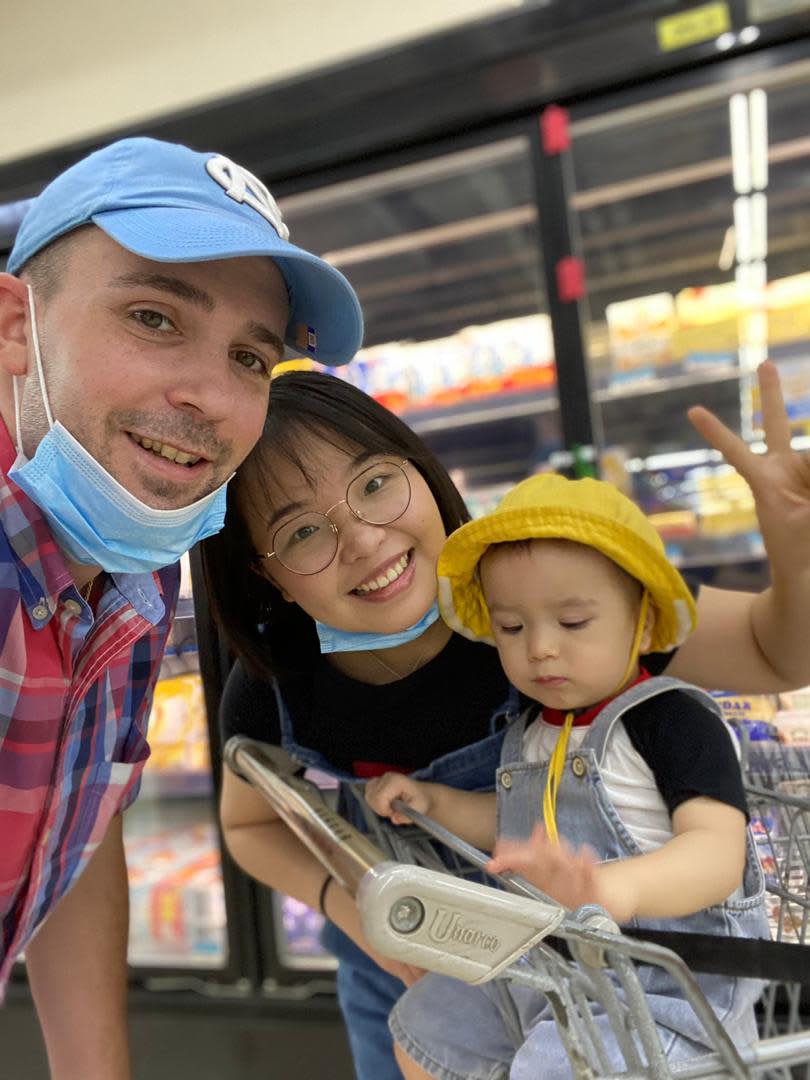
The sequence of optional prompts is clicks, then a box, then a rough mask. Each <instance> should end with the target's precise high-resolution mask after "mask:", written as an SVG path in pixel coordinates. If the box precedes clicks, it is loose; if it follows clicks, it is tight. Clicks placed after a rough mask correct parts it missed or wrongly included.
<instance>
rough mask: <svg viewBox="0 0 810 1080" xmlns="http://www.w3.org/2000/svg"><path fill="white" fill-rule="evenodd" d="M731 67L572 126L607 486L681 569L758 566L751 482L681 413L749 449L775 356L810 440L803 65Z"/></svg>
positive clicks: (808, 144)
mask: <svg viewBox="0 0 810 1080" xmlns="http://www.w3.org/2000/svg"><path fill="white" fill-rule="evenodd" d="M746 70H751V71H752V73H751V74H750V75H746V74H745V72H746ZM733 71H734V76H733V78H732V77H731V76H729V77H728V78H727V79H723V78H722V76H721V69H719V67H717V68H714V69H713V70H712V75H711V77H708V76H707V78H706V82H707V85H705V86H702V87H701V86H698V87H696V88H695V87H692V88H689V89H686V88H685V87H684V84H683V82H680V83H679V82H678V81H677V80H673V81H672V82H671V83H670V84H669V85H670V87H671V91H670V92H667V91H666V90H665V89H664V87H665V86H666V84H663V83H662V84H659V87H656V88H655V89H654V90H650V91H645V92H644V94H645V100H643V101H640V100H638V97H637V98H636V100H635V101H633V102H632V103H631V102H630V101H629V98H628V95H627V94H625V95H624V97H623V98H619V97H618V96H617V98H616V99H614V102H613V103H612V105H607V104H604V105H602V107H601V108H599V109H597V108H596V107H592V110H591V113H592V114H591V115H588V116H586V115H583V113H580V116H579V117H578V118H576V119H575V120H574V122H573V123H572V125H571V134H572V162H573V175H574V190H573V191H572V192H571V195H570V203H569V207H570V212H571V213H572V215H573V217H574V218H575V222H576V226H577V230H578V233H579V235H580V237H581V251H582V255H583V258H584V261H585V269H586V280H587V283H588V296H587V303H586V309H585V310H586V315H587V320H588V323H589V325H588V334H587V340H588V351H589V374H590V382H591V385H592V387H593V388H594V397H595V402H596V408H597V410H598V413H599V416H600V419H601V427H602V431H603V447H604V449H603V454H602V462H601V464H602V475H603V477H604V478H605V479H608V480H611V481H613V482H614V483H617V484H619V485H620V486H622V487H624V488H625V490H626V491H627V492H628V494H631V495H632V496H633V497H634V498H635V499H636V500H637V501H638V502H639V503H640V504H641V506H642V507H643V508H644V509H645V510H646V511H647V512H648V513H649V514H651V515H652V517H653V520H654V521H655V523H656V524H657V526H658V527H659V530H660V531H661V533H662V535H663V537H664V538H665V540H666V542H667V544H668V547H669V551H670V555H671V556H672V557H673V559H674V560H675V561H677V562H679V563H680V564H681V565H687V566H688V565H700V566H709V565H716V566H719V565H720V564H721V563H727V564H732V563H740V562H743V561H746V560H755V559H757V558H759V557H761V555H762V545H761V539H760V537H759V534H758V531H757V522H756V517H755V513H754V507H753V500H752V498H751V494H750V492H749V490H748V488H747V485H746V484H745V483H744V481H743V480H742V479H741V478H740V477H739V476H737V475H736V474H735V473H734V472H733V470H731V469H729V468H728V467H726V466H725V465H724V464H723V462H722V461H721V460H720V459H719V455H717V454H716V453H715V452H713V451H711V450H707V448H706V447H705V446H704V445H703V443H702V442H701V439H700V436H699V435H698V434H697V432H695V431H694V430H693V429H692V427H691V425H690V424H689V422H688V420H687V418H686V410H687V408H688V407H689V406H690V405H693V404H701V405H705V406H707V407H708V408H710V409H712V410H713V411H714V412H716V413H717V414H718V415H719V416H720V417H721V418H722V419H723V420H724V422H725V423H726V424H727V425H728V426H729V427H731V428H732V429H733V430H735V431H737V432H739V433H740V434H741V435H742V436H743V437H744V438H745V439H747V440H748V441H756V439H757V438H758V437H759V431H758V428H759V423H760V417H759V415H758V400H757V393H756V378H755V374H754V373H755V369H756V366H757V365H758V363H759V362H760V361H761V360H763V359H765V358H770V359H772V360H774V361H775V362H776V363H777V365H778V367H779V370H780V375H781V378H782V383H783V387H784V390H785V396H786V402H787V406H788V409H789V411H790V413H791V415H792V418H793V420H794V425H795V433H796V437H797V440H798V445H804V444H805V443H807V442H808V440H807V435H808V433H810V273H808V261H809V257H810V187H808V183H807V175H808V166H810V120H808V111H807V108H806V102H807V97H808V92H809V91H810V62H808V61H799V62H796V63H792V64H790V65H784V66H782V67H777V68H773V69H771V70H768V71H762V70H759V71H755V72H754V71H753V70H752V69H750V68H749V69H746V68H745V67H743V66H741V65H737V66H736V67H735V68H734V69H733ZM693 81H694V80H693Z"/></svg>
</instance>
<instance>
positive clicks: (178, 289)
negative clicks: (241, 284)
mask: <svg viewBox="0 0 810 1080" xmlns="http://www.w3.org/2000/svg"><path fill="white" fill-rule="evenodd" d="M112 285H114V286H115V287H116V288H121V289H130V288H132V287H133V285H143V286H147V287H149V288H152V289H158V290H159V291H161V292H167V293H171V295H172V296H177V297H179V298H180V299H181V300H188V301H189V303H191V304H194V305H196V306H197V307H199V308H202V309H203V311H213V310H214V308H215V307H216V304H215V301H214V299H213V297H212V296H211V295H210V294H209V293H207V292H206V291H205V290H204V289H200V288H198V287H197V286H196V285H192V284H191V283H190V282H188V281H186V280H184V279H183V278H179V277H173V276H172V275H170V274H149V273H142V272H139V271H137V270H135V271H133V272H132V273H129V274H119V275H118V276H117V277H114V278H113V279H112ZM245 333H246V335H247V336H248V337H251V338H255V339H256V341H260V342H262V343H263V344H265V345H271V346H272V347H273V348H274V349H275V350H276V351H277V352H278V355H279V356H283V355H284V342H283V341H282V340H281V338H280V337H279V336H278V334H276V333H274V332H273V331H272V330H271V329H270V327H269V326H265V325H264V324H263V323H258V322H250V323H248V325H247V327H246V328H245Z"/></svg>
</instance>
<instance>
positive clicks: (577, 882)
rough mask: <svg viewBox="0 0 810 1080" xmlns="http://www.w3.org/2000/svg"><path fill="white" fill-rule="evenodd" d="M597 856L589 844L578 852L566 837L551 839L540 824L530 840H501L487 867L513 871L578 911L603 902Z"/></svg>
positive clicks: (497, 871) (494, 869) (497, 870)
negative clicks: (584, 905)
mask: <svg viewBox="0 0 810 1080" xmlns="http://www.w3.org/2000/svg"><path fill="white" fill-rule="evenodd" d="M598 865H599V864H598V863H597V860H596V856H595V854H594V853H593V851H591V849H590V848H588V847H584V846H583V847H581V848H579V850H578V851H575V850H574V848H572V847H571V845H570V844H568V843H566V841H565V840H563V839H560V842H559V843H558V844H556V843H553V842H552V841H551V840H549V837H548V833H547V832H546V830H545V829H544V827H543V826H542V825H536V826H535V827H534V830H533V831H532V835H531V836H530V837H529V839H528V840H499V841H498V843H497V844H496V845H495V851H494V852H493V855H492V858H491V859H490V861H489V863H488V864H487V867H486V869H487V870H490V871H491V872H492V873H494V874H500V873H503V872H504V871H511V872H512V873H513V874H520V875H521V876H522V877H525V878H526V880H527V881H530V882H531V883H532V885H534V886H535V887H536V888H538V889H540V891H541V892H544V893H545V894H546V896H550V897H551V898H552V899H553V900H556V901H557V902H558V903H560V904H562V905H563V907H566V908H569V909H570V910H572V911H574V910H576V908H578V907H581V906H582V905H583V904H602V905H603V906H604V899H605V898H604V897H603V895H602V890H601V889H600V887H599V880H598V873H597V867H598Z"/></svg>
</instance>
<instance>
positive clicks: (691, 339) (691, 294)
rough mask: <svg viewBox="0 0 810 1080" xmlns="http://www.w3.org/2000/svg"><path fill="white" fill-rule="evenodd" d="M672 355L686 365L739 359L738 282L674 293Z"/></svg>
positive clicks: (734, 361)
mask: <svg viewBox="0 0 810 1080" xmlns="http://www.w3.org/2000/svg"><path fill="white" fill-rule="evenodd" d="M675 313H676V319H677V328H676V330H675V332H674V333H673V335H672V351H673V355H674V356H675V357H676V358H677V359H678V360H680V361H681V362H682V364H683V366H684V367H685V368H687V369H695V368H705V367H713V366H716V365H720V366H725V365H728V364H735V363H736V362H737V353H738V350H739V345H740V330H739V304H738V300H737V285H736V283H735V282H733V281H732V282H728V283H726V284H724V285H706V286H696V287H693V288H689V289H682V290H681V291H680V292H679V293H678V294H677V296H676V297H675Z"/></svg>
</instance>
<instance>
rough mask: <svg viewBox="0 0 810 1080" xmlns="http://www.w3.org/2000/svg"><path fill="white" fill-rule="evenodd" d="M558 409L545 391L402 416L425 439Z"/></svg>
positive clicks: (555, 399)
mask: <svg viewBox="0 0 810 1080" xmlns="http://www.w3.org/2000/svg"><path fill="white" fill-rule="evenodd" d="M556 408H557V396H556V394H553V393H549V392H548V391H546V390H544V391H539V392H538V391H536V390H534V391H532V392H531V393H515V392H506V393H501V394H497V395H492V396H487V397H481V398H478V399H472V400H469V401H465V402H463V404H459V405H453V406H443V407H442V408H438V409H409V410H407V411H406V412H403V413H401V414H400V416H401V419H402V420H403V421H404V422H405V423H406V424H407V425H408V427H409V428H411V430H412V431H415V432H416V433H417V435H425V434H429V433H431V432H438V431H450V430H452V429H453V428H463V427H471V426H473V425H475V424H490V423H492V422H494V421H498V420H514V419H516V418H518V417H523V416H535V415H537V414H538V413H543V412H550V411H552V410H553V409H556Z"/></svg>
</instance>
